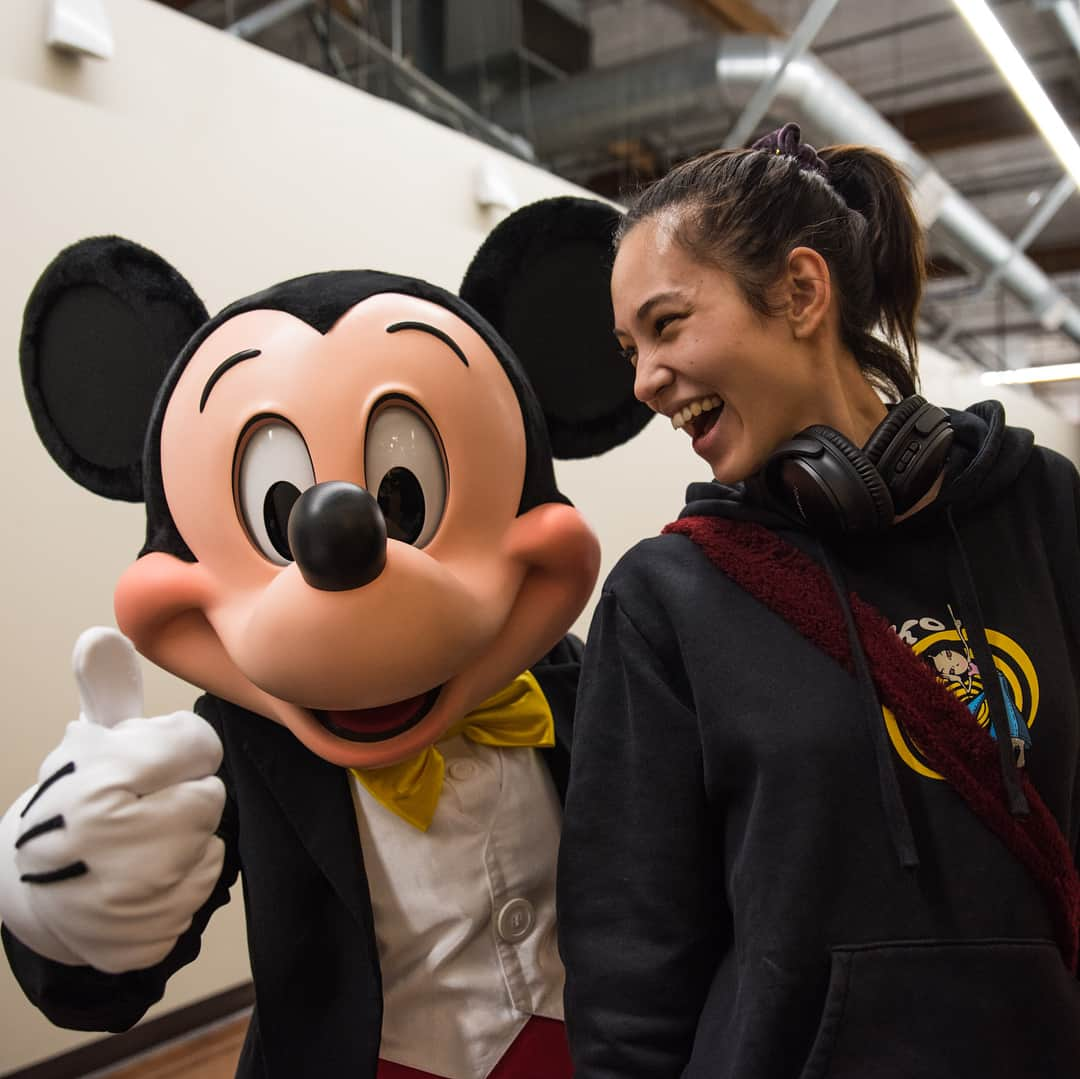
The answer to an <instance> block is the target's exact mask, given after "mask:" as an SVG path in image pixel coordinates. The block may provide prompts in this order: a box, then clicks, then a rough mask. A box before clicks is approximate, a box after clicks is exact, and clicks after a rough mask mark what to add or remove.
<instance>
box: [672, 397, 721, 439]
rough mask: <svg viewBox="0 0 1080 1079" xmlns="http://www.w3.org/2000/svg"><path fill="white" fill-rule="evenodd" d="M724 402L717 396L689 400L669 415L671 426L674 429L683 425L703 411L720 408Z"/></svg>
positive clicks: (678, 428) (679, 428)
mask: <svg viewBox="0 0 1080 1079" xmlns="http://www.w3.org/2000/svg"><path fill="white" fill-rule="evenodd" d="M723 405H724V402H723V401H722V400H721V399H720V398H719V397H702V398H701V399H700V400H697V401H691V402H690V404H688V405H687V406H686V407H685V408H681V409H679V411H678V412H676V413H675V415H674V416H672V417H671V426H672V427H674V428H675V430H676V431H678V430H681V429H682V428H683V427H685V426H686V425H687V424H688V423H689V422H690V421H691V420H692V419H694V417H695V416H700V415H701V414H702V413H703V412H711V411H712V410H713V409H714V408H722V407H723Z"/></svg>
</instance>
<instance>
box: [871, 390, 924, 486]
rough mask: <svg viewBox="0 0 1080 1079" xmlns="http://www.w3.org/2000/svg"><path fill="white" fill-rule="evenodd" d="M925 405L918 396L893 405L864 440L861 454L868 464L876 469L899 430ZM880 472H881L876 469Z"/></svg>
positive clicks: (914, 395) (922, 399)
mask: <svg viewBox="0 0 1080 1079" xmlns="http://www.w3.org/2000/svg"><path fill="white" fill-rule="evenodd" d="M925 404H926V400H925V398H922V397H920V396H919V395H918V394H913V395H912V396H911V397H905V398H904V400H903V401H900V402H899V403H898V404H896V405H894V406H893V407H892V408H891V409H890V410H889V414H888V415H887V416H886V417H885V419H883V420H882V421H881V423H879V424H878V425H877V427H876V428H875V429H874V433H873V434H872V435H871V436H870V437H869V438H868V439H867V440H866V445H865V446H863V453H864V454H865V455H866V457H867V459H868V460H869V461H870V463H871V464H872V465H873V466H874V467H875V468H877V467H878V464H879V463H880V461H881V458H882V456H883V455H884V454H885V451H886V450H888V448H889V446H890V444H891V443H892V441H893V439H894V438H896V436H897V435H898V434H899V433H900V429H901V428H902V427H903V426H904V425H905V424H906V423H907V422H908V420H910V419H911V417H912V416H914V415H915V413H916V412H918V411H919V410H920V409H921V408H922V407H923V406H924V405H925ZM878 471H879V472H880V471H881V470H880V469H878Z"/></svg>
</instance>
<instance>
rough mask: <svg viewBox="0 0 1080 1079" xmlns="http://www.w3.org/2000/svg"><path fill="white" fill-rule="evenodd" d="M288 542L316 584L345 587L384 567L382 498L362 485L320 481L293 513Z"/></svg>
mask: <svg viewBox="0 0 1080 1079" xmlns="http://www.w3.org/2000/svg"><path fill="white" fill-rule="evenodd" d="M289 546H290V547H291V548H292V553H293V558H295V559H296V564H297V565H298V566H299V567H300V572H301V573H302V574H303V575H304V580H305V581H307V583H308V584H309V585H311V587H312V588H318V589H319V590H320V591H322V592H345V591H347V590H348V589H350V588H360V587H361V586H363V585H365V584H370V583H371V582H372V581H374V580H375V578H376V577H378V576H379V574H380V573H382V570H383V566H385V565H386V522H385V521H384V520H383V515H382V510H380V509H379V503H378V502H376V501H375V499H374V498H373V497H372V496H371V495H370V494H369V493H368V492H367V491H365V490H364V488H363V487H357V486H356V485H355V484H352V483H341V482H338V481H333V482H330V483H317V484H315V486H314V487H309V488H308V489H307V490H306V491H305V492H304V493H303V494H302V495H301V496H300V497H299V498H298V499H297V501H296V505H295V506H293V508H292V512H291V513H290V514H289Z"/></svg>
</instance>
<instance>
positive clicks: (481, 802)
mask: <svg viewBox="0 0 1080 1079" xmlns="http://www.w3.org/2000/svg"><path fill="white" fill-rule="evenodd" d="M438 748H439V751H440V752H441V753H442V754H443V756H444V757H445V759H446V778H445V780H444V784H443V790H442V793H441V795H440V797H439V803H438V807H437V809H436V811H435V817H434V819H433V820H432V822H431V826H430V827H429V828H428V830H427V831H426V832H421V831H420V830H419V829H417V828H414V827H413V826H412V825H411V824H408V823H407V822H406V821H404V820H402V819H401V818H400V817H398V816H397V815H396V814H394V813H392V812H391V811H390V810H388V809H387V808H386V807H385V806H383V805H381V804H380V803H379V802H377V801H376V800H375V799H374V798H373V797H372V796H371V794H370V793H369V792H368V791H367V790H366V789H365V788H364V787H363V785H362V784H360V783H359V782H358V781H357V780H356V778H355V777H353V776H352V775H351V773H350V782H351V785H352V790H353V801H354V803H355V805H356V810H357V813H356V816H357V821H358V824H359V829H360V841H361V843H362V845H363V850H364V866H365V869H366V871H367V878H368V886H369V889H370V892H371V902H372V907H373V909H374V916H375V938H376V941H377V943H378V949H379V963H380V966H381V968H382V981H383V1003H384V1012H383V1027H382V1045H381V1048H380V1051H379V1056H380V1057H382V1058H383V1059H384V1060H388V1061H393V1062H394V1063H397V1064H404V1065H407V1066H408V1067H412V1068H419V1069H421V1070H422V1071H428V1072H432V1073H434V1074H436V1075H441V1076H446V1077H447V1079H483V1077H485V1076H486V1075H487V1074H488V1073H489V1072H490V1071H491V1070H492V1069H493V1068H494V1067H495V1065H496V1064H497V1063H498V1062H499V1059H500V1057H502V1055H503V1053H505V1052H506V1050H507V1049H508V1048H509V1047H510V1044H511V1042H513V1040H514V1038H515V1037H517V1035H518V1033H519V1032H520V1030H521V1029H522V1027H524V1026H525V1024H526V1023H527V1022H528V1020H529V1017H530V1016H532V1015H542V1016H547V1017H548V1018H552V1019H559V1020H561V1019H562V1017H563V1011H562V993H563V968H562V963H561V961H560V959H559V955H558V950H557V944H556V938H555V859H556V855H557V853H558V845H559V827H560V822H561V816H562V813H561V809H560V807H559V800H558V797H557V795H556V793H555V788H554V785H553V783H552V781H551V776H550V775H549V774H548V770H547V768H546V766H545V765H544V762H543V760H542V759H541V757H540V755H539V754H538V753H537V752H536V751H535V750H533V749H519V748H513V749H497V748H493V747H490V746H483V745H479V744H477V743H475V742H471V741H469V740H468V739H467V738H464V737H462V736H458V737H456V738H452V739H449V740H447V741H445V742H441V743H439V747H438Z"/></svg>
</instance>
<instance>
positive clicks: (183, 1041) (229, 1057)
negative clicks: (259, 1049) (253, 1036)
mask: <svg viewBox="0 0 1080 1079" xmlns="http://www.w3.org/2000/svg"><path fill="white" fill-rule="evenodd" d="M248 1017H249V1016H248V1013H246V1012H245V1013H244V1014H242V1015H238V1016H234V1017H233V1018H230V1019H225V1020H223V1021H222V1022H220V1023H217V1024H215V1025H214V1026H212V1027H208V1028H207V1029H205V1030H201V1031H199V1032H198V1033H196V1034H191V1035H188V1036H187V1037H186V1038H180V1039H177V1040H176V1041H173V1042H169V1043H168V1044H166V1045H163V1046H162V1047H161V1048H160V1049H154V1050H152V1051H151V1052H148V1053H143V1054H142V1055H140V1056H138V1057H136V1058H135V1059H134V1060H131V1061H128V1062H127V1063H126V1064H120V1065H118V1066H117V1067H115V1068H109V1069H107V1070H105V1071H97V1072H94V1073H93V1076H92V1077H88V1079H233V1076H234V1075H235V1074H236V1061H237V1059H238V1058H239V1056H240V1046H241V1045H242V1044H243V1042H244V1034H245V1032H246V1031H247V1026H248Z"/></svg>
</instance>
